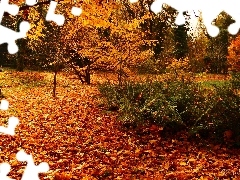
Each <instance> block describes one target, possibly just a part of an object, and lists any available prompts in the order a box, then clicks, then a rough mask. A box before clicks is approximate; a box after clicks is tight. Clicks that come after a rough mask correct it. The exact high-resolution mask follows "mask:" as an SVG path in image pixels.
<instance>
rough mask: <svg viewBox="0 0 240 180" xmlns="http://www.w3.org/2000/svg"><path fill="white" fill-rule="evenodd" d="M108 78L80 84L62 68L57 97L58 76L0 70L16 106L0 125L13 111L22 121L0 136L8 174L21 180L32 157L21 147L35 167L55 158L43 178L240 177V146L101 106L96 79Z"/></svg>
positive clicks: (3, 86)
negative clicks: (130, 120)
mask: <svg viewBox="0 0 240 180" xmlns="http://www.w3.org/2000/svg"><path fill="white" fill-rule="evenodd" d="M105 77H106V76H105V75H102V77H101V76H100V75H94V76H93V84H92V85H82V84H81V83H80V81H78V80H77V79H72V78H71V77H69V76H68V77H66V75H64V74H61V75H59V76H58V86H57V97H56V98H53V97H52V79H53V74H50V73H44V72H42V73H39V72H22V73H19V72H14V71H12V72H10V71H5V72H1V74H0V86H1V89H2V92H3V94H4V95H5V96H6V99H7V100H8V101H9V104H10V106H9V109H8V110H7V111H1V114H0V118H1V123H0V125H1V126H5V125H6V123H7V120H8V118H9V117H10V116H16V117H18V118H19V121H20V124H19V125H18V126H17V127H16V129H15V133H16V134H15V135H14V136H10V135H4V134H1V135H0V146H1V151H0V156H1V159H0V163H1V162H8V163H9V164H10V165H11V171H10V173H9V177H11V178H14V179H19V180H20V179H21V176H22V173H23V171H24V169H25V166H26V163H21V162H19V161H17V159H16V153H17V152H18V151H19V150H20V149H24V150H25V151H26V152H27V153H28V154H32V155H33V158H34V161H35V163H36V164H37V165H38V164H39V163H40V162H47V163H48V164H49V166H50V170H49V171H48V172H47V173H42V174H40V179H50V180H79V179H85V180H86V179H124V180H127V179H156V180H159V179H178V180H181V179H234V178H235V179H240V153H239V152H240V150H237V149H228V148H226V147H225V146H223V145H222V146H220V145H216V144H214V145H212V144H209V143H206V142H205V141H203V140H198V141H190V140H188V139H187V135H186V134H185V133H184V132H183V133H181V134H177V135H175V136H172V137H168V138H164V137H162V136H161V130H162V129H161V127H156V126H151V127H145V128H144V131H141V133H140V131H139V130H136V129H135V130H133V129H132V130H127V129H125V128H123V127H122V126H121V124H120V123H119V122H118V121H117V119H116V117H117V114H116V113H110V112H107V111H105V110H104V108H101V107H99V106H98V102H99V98H98V94H99V92H98V90H97V86H96V83H97V81H99V82H103V81H104V78H105ZM107 77H109V75H108V76H107ZM216 79H221V78H216Z"/></svg>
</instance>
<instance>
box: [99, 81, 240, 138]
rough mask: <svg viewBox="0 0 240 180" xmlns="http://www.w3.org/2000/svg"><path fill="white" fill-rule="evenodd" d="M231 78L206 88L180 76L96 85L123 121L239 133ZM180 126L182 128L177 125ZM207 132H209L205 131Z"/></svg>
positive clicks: (238, 100) (239, 109) (238, 102)
mask: <svg viewBox="0 0 240 180" xmlns="http://www.w3.org/2000/svg"><path fill="white" fill-rule="evenodd" d="M232 87H233V85H232V84H231V82H227V81H226V83H221V84H217V85H216V84H215V85H212V88H206V87H205V86H204V85H202V84H200V83H195V82H192V81H182V80H174V81H173V80H171V79H170V80H166V81H164V82H157V81H155V82H146V83H137V82H126V83H124V84H123V86H122V87H121V88H120V87H119V86H118V85H113V84H110V83H105V84H101V85H99V90H100V93H101V94H102V95H103V97H104V99H105V104H107V105H108V107H109V106H113V105H114V106H116V107H117V109H118V110H119V115H120V116H119V119H120V120H122V121H123V122H124V123H132V124H136V125H137V124H142V123H149V122H150V123H155V124H158V125H160V126H162V127H168V128H169V127H170V128H172V130H174V129H181V128H182V127H184V128H185V129H186V130H189V131H190V132H191V133H193V134H198V133H200V132H209V135H213V136H217V137H222V136H223V133H224V131H227V130H231V131H232V132H233V133H234V134H235V135H236V136H240V132H239V128H240V96H239V94H237V93H236V91H235V89H234V88H232ZM180 127H181V128H180ZM207 134H208V133H207Z"/></svg>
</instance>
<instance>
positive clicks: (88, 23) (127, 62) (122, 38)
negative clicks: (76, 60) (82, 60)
mask: <svg viewBox="0 0 240 180" xmlns="http://www.w3.org/2000/svg"><path fill="white" fill-rule="evenodd" d="M65 7H66V6H65ZM81 8H82V10H83V11H82V14H81V15H80V16H79V17H78V18H76V19H74V20H71V18H72V19H73V17H71V14H69V15H68V17H69V18H68V21H66V29H65V30H66V32H68V33H66V39H65V41H67V42H69V46H70V48H71V49H75V50H76V51H77V52H78V53H79V54H81V55H82V56H83V57H88V58H89V59H91V61H92V62H93V63H92V64H91V67H92V68H91V69H94V68H95V67H101V66H102V65H103V64H105V65H106V67H107V68H108V69H111V70H113V71H115V72H116V73H117V74H118V79H119V83H120V85H121V83H122V77H123V75H124V74H125V73H126V71H129V70H130V69H131V67H133V66H134V65H136V64H138V63H139V62H141V61H143V60H145V59H146V58H148V57H149V56H150V55H151V52H150V51H147V50H146V51H143V50H142V49H141V45H143V44H145V43H146V41H145V40H144V39H143V38H142V37H143V33H142V32H141V30H140V23H142V22H143V20H142V19H137V18H132V19H125V18H124V16H125V15H124V13H123V12H122V11H123V10H122V8H123V5H122V3H121V2H101V4H99V2H97V1H91V2H84V3H83V4H82V7H81ZM72 27H77V28H72ZM103 33H105V35H103Z"/></svg>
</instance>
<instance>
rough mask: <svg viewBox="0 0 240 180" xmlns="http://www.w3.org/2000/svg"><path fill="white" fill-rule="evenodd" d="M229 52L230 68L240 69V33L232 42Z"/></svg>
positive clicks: (233, 69)
mask: <svg viewBox="0 0 240 180" xmlns="http://www.w3.org/2000/svg"><path fill="white" fill-rule="evenodd" d="M228 54H229V55H228V63H229V65H230V70H232V71H240V35H239V36H237V37H236V38H235V39H234V40H233V41H232V42H231V45H230V46H229V48H228Z"/></svg>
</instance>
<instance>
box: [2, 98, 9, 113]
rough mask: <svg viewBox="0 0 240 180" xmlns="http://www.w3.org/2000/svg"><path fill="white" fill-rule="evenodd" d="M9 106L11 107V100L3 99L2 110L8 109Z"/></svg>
mask: <svg viewBox="0 0 240 180" xmlns="http://www.w3.org/2000/svg"><path fill="white" fill-rule="evenodd" d="M8 107H9V102H8V101H7V100H4V99H3V100H1V104H0V109H1V110H4V111H6V110H8Z"/></svg>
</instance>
